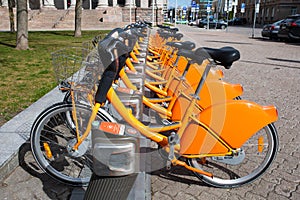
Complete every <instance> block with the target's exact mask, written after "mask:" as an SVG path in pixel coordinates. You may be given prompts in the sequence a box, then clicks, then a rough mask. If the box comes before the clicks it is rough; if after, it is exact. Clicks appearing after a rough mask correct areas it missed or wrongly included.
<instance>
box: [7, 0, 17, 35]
mask: <svg viewBox="0 0 300 200" xmlns="http://www.w3.org/2000/svg"><path fill="white" fill-rule="evenodd" d="M15 4H16V3H15V1H14V0H8V13H9V25H10V32H16V30H15V19H14V18H15V16H14V11H13V7H14V6H15Z"/></svg>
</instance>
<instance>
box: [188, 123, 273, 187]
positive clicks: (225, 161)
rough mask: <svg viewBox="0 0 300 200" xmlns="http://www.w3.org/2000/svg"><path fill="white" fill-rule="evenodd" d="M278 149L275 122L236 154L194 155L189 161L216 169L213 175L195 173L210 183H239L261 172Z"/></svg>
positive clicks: (209, 168)
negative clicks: (217, 155)
mask: <svg viewBox="0 0 300 200" xmlns="http://www.w3.org/2000/svg"><path fill="white" fill-rule="evenodd" d="M277 149H278V136H277V131H276V128H275V126H274V125H273V124H269V125H267V126H265V127H264V128H263V129H261V130H260V131H258V132H257V133H256V134H254V135H253V136H252V137H251V138H249V140H248V141H247V142H246V143H245V144H244V145H243V146H242V147H241V151H240V154H239V155H238V156H236V157H229V156H226V157H206V158H202V159H198V158H197V159H196V158H193V159H189V160H188V164H189V165H190V166H192V167H195V168H198V169H201V170H204V171H207V172H210V173H212V174H213V178H211V177H208V176H204V175H201V174H198V173H195V175H196V176H197V177H198V178H199V179H201V180H203V181H204V182H206V183H207V184H209V185H212V186H214V187H221V188H233V187H239V186H242V185H244V184H247V183H250V182H252V181H254V180H255V179H257V178H258V177H259V176H261V175H262V174H263V173H264V172H265V171H266V170H267V169H268V167H269V166H270V165H271V163H272V161H273V160H274V159H275V156H276V153H277Z"/></svg>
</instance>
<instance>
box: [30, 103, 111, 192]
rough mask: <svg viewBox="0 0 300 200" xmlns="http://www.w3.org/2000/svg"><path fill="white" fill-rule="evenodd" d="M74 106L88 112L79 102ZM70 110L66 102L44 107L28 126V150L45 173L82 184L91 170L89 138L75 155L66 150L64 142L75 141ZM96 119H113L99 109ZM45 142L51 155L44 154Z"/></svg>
mask: <svg viewBox="0 0 300 200" xmlns="http://www.w3.org/2000/svg"><path fill="white" fill-rule="evenodd" d="M76 110H77V112H81V114H82V115H84V114H86V115H90V112H91V109H90V108H89V107H88V106H86V105H83V104H76ZM71 111H72V104H70V103H67V102H61V103H57V104H54V105H52V106H50V107H48V108H47V109H45V110H44V111H43V112H42V113H41V114H40V115H39V116H38V117H37V118H36V120H35V122H34V124H33V126H32V129H31V133H30V143H31V150H32V154H33V156H34V158H35V160H36V162H37V164H38V165H39V167H40V168H41V169H42V170H43V171H44V172H45V173H47V174H48V175H49V176H51V177H52V178H54V179H56V180H58V181H60V182H63V183H65V184H68V185H72V186H85V185H87V184H88V183H89V180H90V177H91V175H92V171H93V170H92V169H93V168H92V149H91V140H87V142H86V143H85V147H84V148H82V149H81V150H79V151H78V152H79V153H78V155H71V154H70V151H68V149H67V146H68V144H70V143H72V142H76V136H75V135H76V131H75V126H74V124H73V123H74V122H73V119H72V117H71ZM96 119H98V120H102V121H114V120H113V118H111V116H109V115H108V114H107V113H106V112H105V111H103V110H101V109H100V110H99V112H98V113H97V117H96ZM86 121H88V119H87V120H86ZM89 135H91V134H89ZM45 143H47V144H48V147H49V148H50V152H51V154H52V157H50V156H47V152H49V151H47V150H46V147H45V146H44V145H45ZM80 146H82V145H80ZM81 154H82V155H81Z"/></svg>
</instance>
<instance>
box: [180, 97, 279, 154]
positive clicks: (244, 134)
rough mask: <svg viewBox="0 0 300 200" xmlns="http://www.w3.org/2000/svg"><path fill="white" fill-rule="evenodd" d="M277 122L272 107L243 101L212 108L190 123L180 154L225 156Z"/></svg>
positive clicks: (183, 137) (182, 138) (274, 109)
mask: <svg viewBox="0 0 300 200" xmlns="http://www.w3.org/2000/svg"><path fill="white" fill-rule="evenodd" d="M277 119H278V113H277V109H276V108H275V107H274V106H261V105H258V104H256V103H253V102H249V101H245V100H232V101H228V102H226V103H222V104H217V105H213V106H211V107H209V108H207V109H205V110H204V111H202V112H201V113H200V115H199V116H198V120H199V121H198V122H196V121H195V120H192V121H191V122H190V123H189V125H188V126H187V128H186V129H185V131H184V133H183V134H182V136H181V141H180V148H181V149H180V153H181V154H193V155H195V154H225V153H228V152H229V150H230V149H237V148H240V147H241V146H242V145H243V144H244V143H245V142H246V141H247V140H248V139H249V138H250V137H251V136H252V135H254V134H255V133H256V132H258V131H259V130H260V129H262V128H263V127H265V126H267V125H268V124H270V123H272V122H275V121H276V120H277Z"/></svg>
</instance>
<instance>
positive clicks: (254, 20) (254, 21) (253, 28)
mask: <svg viewBox="0 0 300 200" xmlns="http://www.w3.org/2000/svg"><path fill="white" fill-rule="evenodd" d="M254 3H255V4H254V19H253V27H252V38H254V30H255V23H256V6H257V1H255V2H254Z"/></svg>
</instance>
